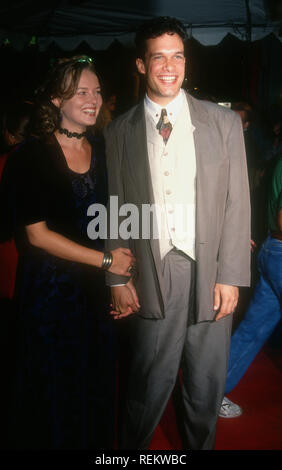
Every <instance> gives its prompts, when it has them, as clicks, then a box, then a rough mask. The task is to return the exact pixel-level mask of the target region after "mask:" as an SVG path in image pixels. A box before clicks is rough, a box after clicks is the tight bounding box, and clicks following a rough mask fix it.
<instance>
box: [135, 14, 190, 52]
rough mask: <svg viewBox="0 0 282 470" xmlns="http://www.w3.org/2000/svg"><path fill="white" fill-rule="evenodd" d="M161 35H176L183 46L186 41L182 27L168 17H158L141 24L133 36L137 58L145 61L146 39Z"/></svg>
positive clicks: (177, 21)
mask: <svg viewBox="0 0 282 470" xmlns="http://www.w3.org/2000/svg"><path fill="white" fill-rule="evenodd" d="M163 34H178V36H179V37H180V38H181V39H182V42H183V44H185V41H186V39H187V34H186V30H185V27H184V25H183V24H182V23H181V21H179V20H177V19H176V18H172V17H170V16H159V17H157V18H152V19H151V20H148V21H146V22H145V23H142V25H141V26H140V27H139V29H138V31H137V33H136V36H135V45H136V49H137V51H136V52H137V57H140V58H141V59H142V60H144V59H145V53H146V41H147V39H152V38H157V37H159V36H162V35H163Z"/></svg>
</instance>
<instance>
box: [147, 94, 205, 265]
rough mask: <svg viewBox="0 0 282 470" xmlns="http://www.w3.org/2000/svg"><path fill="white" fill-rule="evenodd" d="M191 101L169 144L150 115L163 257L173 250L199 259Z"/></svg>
mask: <svg viewBox="0 0 282 470" xmlns="http://www.w3.org/2000/svg"><path fill="white" fill-rule="evenodd" d="M193 130H194V127H193V126H192V123H191V120H190V112H189V108H188V103H187V100H184V103H183V106H182V108H181V111H180V113H179V115H178V116H177V119H176V122H175V124H174V126H173V129H172V132H171V134H170V137H169V139H168V142H167V144H166V145H164V142H163V139H162V137H161V136H160V135H159V133H158V130H157V129H156V124H155V122H154V121H153V119H152V117H151V116H150V114H149V113H148V112H146V131H147V143H148V154H149V164H150V171H151V178H152V186H153V193H154V203H155V205H156V220H157V226H158V237H159V244H160V254H161V258H163V257H164V256H165V255H166V254H167V253H168V252H169V251H170V250H171V249H172V248H173V247H176V248H178V249H179V250H182V251H183V252H184V253H186V254H187V255H188V256H190V257H191V258H193V259H195V212H196V157H195V146H194V138H193Z"/></svg>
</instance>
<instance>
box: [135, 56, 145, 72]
mask: <svg viewBox="0 0 282 470" xmlns="http://www.w3.org/2000/svg"><path fill="white" fill-rule="evenodd" d="M136 67H137V70H138V72H139V73H142V74H143V75H144V74H145V73H146V67H145V64H144V62H143V60H142V59H140V58H138V59H136Z"/></svg>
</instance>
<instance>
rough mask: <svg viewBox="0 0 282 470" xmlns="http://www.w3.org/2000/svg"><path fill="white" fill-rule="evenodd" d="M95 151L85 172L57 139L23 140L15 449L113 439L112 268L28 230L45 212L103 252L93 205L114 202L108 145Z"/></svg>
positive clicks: (101, 444) (60, 228)
mask: <svg viewBox="0 0 282 470" xmlns="http://www.w3.org/2000/svg"><path fill="white" fill-rule="evenodd" d="M92 149H93V151H92V157H91V167H90V169H89V171H88V172H86V173H85V174H83V175H81V174H77V173H74V172H72V171H71V170H70V169H69V168H68V167H67V164H66V161H65V158H64V156H63V153H62V151H61V148H60V146H59V144H58V142H57V141H56V139H55V138H54V137H53V138H52V139H51V140H50V141H49V143H48V145H46V144H45V143H44V144H43V143H41V142H38V141H35V142H31V143H29V144H27V145H25V146H23V148H22V150H21V154H20V155H19V158H18V159H17V163H16V165H15V167H16V168H17V174H18V175H19V174H20V175H21V177H19V176H18V177H17V183H16V184H15V186H16V191H15V192H16V195H14V203H15V207H16V211H15V219H16V224H17V233H18V246H19V252H20V259H19V270H18V277H17V287H16V302H17V306H18V326H19V367H18V373H17V379H16V386H15V396H14V399H13V407H12V416H13V419H12V422H13V424H12V428H11V431H12V432H11V440H12V447H14V448H25V449H26V448H28V449H101V448H106V449H107V448H108V449H109V448H112V447H113V419H114V410H113V404H114V386H115V383H114V382H115V374H114V369H115V364H114V357H115V354H114V338H113V324H112V319H111V318H110V316H109V313H108V311H109V297H108V291H107V288H106V287H105V281H104V275H103V272H101V271H100V270H98V269H96V268H93V267H91V266H86V265H83V264H79V263H74V262H70V261H66V260H62V259H59V258H57V257H55V256H52V255H50V254H48V253H47V252H45V251H43V250H40V249H36V248H34V247H32V246H31V245H30V244H29V243H27V241H26V239H25V231H24V225H26V224H28V223H32V222H36V221H40V220H45V221H46V223H47V225H48V227H49V228H51V229H52V230H54V231H56V232H59V233H61V234H63V235H64V236H67V237H68V238H70V239H71V240H74V241H76V242H78V243H80V244H82V245H85V246H88V247H90V248H91V247H92V248H95V249H98V250H103V243H102V241H101V240H96V241H93V240H90V239H89V238H88V236H87V225H88V223H89V221H90V220H91V219H90V218H89V217H88V216H87V209H88V207H89V206H90V205H91V204H93V203H101V204H105V203H106V194H107V187H106V174H105V166H104V155H103V149H102V147H101V146H99V145H98V143H97V142H95V141H94V143H93V146H92ZM19 162H20V163H19ZM20 168H21V170H20V173H19V169H20ZM20 180H22V181H20ZM24 193H25V194H24Z"/></svg>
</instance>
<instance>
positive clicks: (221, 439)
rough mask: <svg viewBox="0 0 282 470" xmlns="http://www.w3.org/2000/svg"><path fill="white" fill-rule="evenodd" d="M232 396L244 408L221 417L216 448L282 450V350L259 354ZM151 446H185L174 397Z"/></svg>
mask: <svg viewBox="0 0 282 470" xmlns="http://www.w3.org/2000/svg"><path fill="white" fill-rule="evenodd" d="M228 396H229V398H230V399H231V400H233V401H234V402H235V403H238V404H239V405H240V406H242V408H243V411H244V413H243V415H242V416H240V417H238V418H235V419H224V418H219V420H218V431H217V440H216V446H215V449H216V450H246V449H248V450H282V350H281V349H280V350H277V349H270V348H265V349H264V350H263V351H262V352H260V353H259V354H258V356H257V357H256V359H255V360H254V362H253V363H252V365H251V366H250V368H249V369H248V371H247V372H246V374H245V375H244V377H243V379H242V380H241V382H240V383H239V384H238V385H237V387H236V388H235V389H234V390H233V392H232V393H230V394H229V395H228ZM150 449H152V450H181V449H182V447H181V439H180V435H179V433H178V430H177V426H176V415H175V412H174V408H173V405H172V400H170V402H169V403H168V406H167V408H166V411H165V413H164V415H163V418H162V420H161V422H160V424H159V426H158V427H157V429H156V432H155V434H154V438H153V440H152V443H151V446H150Z"/></svg>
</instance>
